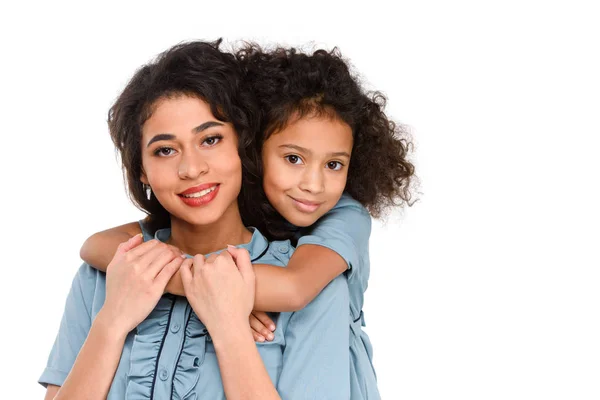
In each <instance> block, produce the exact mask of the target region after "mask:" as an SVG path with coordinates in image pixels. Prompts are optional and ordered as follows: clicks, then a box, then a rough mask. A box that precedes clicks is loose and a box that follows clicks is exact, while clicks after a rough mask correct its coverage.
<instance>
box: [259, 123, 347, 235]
mask: <svg viewBox="0 0 600 400" xmlns="http://www.w3.org/2000/svg"><path fill="white" fill-rule="evenodd" d="M351 153H352V129H351V128H350V126H349V125H348V124H346V123H345V122H343V121H341V120H339V119H338V118H330V117H327V116H325V117H310V118H302V119H299V120H296V121H294V122H292V123H290V124H288V125H287V126H286V127H285V128H284V129H283V130H281V131H279V132H277V133H274V134H272V135H271V136H270V137H269V138H268V139H267V140H266V141H265V142H264V144H263V148H262V160H263V167H264V179H263V188H264V190H265V193H266V195H267V198H268V199H269V202H270V203H271V204H272V205H273V207H275V209H276V210H277V211H278V212H279V213H280V214H281V215H282V216H283V217H284V218H285V219H286V220H288V221H289V222H291V223H292V224H294V225H296V226H302V227H305V226H309V225H312V224H313V223H315V222H316V221H317V220H318V219H319V218H320V217H322V216H323V214H325V213H326V212H327V211H329V210H331V209H332V208H333V206H335V204H336V203H337V202H338V201H339V199H340V197H341V196H342V193H343V192H344V188H345V187H346V178H347V176H348V166H349V164H350V155H351Z"/></svg>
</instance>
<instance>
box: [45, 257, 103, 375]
mask: <svg viewBox="0 0 600 400" xmlns="http://www.w3.org/2000/svg"><path fill="white" fill-rule="evenodd" d="M97 277H98V272H97V271H96V270H95V269H93V268H92V267H90V266H89V265H88V264H83V265H82V266H81V267H80V268H79V271H78V272H77V275H75V278H74V279H73V284H72V285H71V291H70V292H69V295H68V296H67V301H66V304H65V311H64V313H63V317H62V320H61V322H60V328H59V330H58V334H57V336H56V340H55V341H54V346H53V347H52V351H51V352H50V356H49V357H48V363H47V364H46V369H45V370H44V372H43V373H42V376H41V377H40V378H39V380H38V382H39V383H40V384H41V385H42V386H44V387H47V386H48V385H49V384H51V385H57V386H62V385H63V383H64V382H65V380H66V379H67V375H69V372H70V371H71V368H72V367H73V365H74V364H75V359H76V358H77V355H78V354H79V350H80V349H81V348H82V347H83V343H84V342H85V340H86V338H87V335H88V333H89V331H90V329H91V325H92V303H93V299H94V289H95V286H96V280H97Z"/></svg>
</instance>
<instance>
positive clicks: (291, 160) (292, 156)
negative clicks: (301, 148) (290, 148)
mask: <svg viewBox="0 0 600 400" xmlns="http://www.w3.org/2000/svg"><path fill="white" fill-rule="evenodd" d="M284 158H285V159H286V160H288V162H289V163H290V164H294V165H300V164H302V159H301V158H300V157H299V156H297V155H295V154H290V155H289V156H285V157H284Z"/></svg>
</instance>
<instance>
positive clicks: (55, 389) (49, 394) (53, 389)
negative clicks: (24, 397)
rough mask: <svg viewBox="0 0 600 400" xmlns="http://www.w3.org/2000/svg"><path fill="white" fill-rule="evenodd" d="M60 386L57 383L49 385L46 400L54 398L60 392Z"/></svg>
mask: <svg viewBox="0 0 600 400" xmlns="http://www.w3.org/2000/svg"><path fill="white" fill-rule="evenodd" d="M59 389H60V386H56V385H48V387H47V388H46V396H44V400H54V397H55V396H56V393H58V391H59Z"/></svg>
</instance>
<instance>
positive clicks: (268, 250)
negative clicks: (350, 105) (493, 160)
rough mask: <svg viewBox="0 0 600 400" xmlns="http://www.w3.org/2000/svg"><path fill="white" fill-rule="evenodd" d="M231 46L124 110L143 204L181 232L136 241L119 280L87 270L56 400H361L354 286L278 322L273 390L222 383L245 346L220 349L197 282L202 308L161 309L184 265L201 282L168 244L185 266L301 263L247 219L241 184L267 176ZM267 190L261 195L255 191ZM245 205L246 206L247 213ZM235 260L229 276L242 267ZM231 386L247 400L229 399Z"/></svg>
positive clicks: (122, 138)
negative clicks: (273, 397)
mask: <svg viewBox="0 0 600 400" xmlns="http://www.w3.org/2000/svg"><path fill="white" fill-rule="evenodd" d="M218 46H219V43H218V42H217V43H215V44H207V43H197V42H196V43H189V44H184V45H180V46H175V47H174V48H172V49H171V50H169V51H167V52H166V53H164V54H162V55H161V56H160V57H159V59H158V60H157V61H156V62H154V63H151V64H149V65H146V66H144V67H143V68H141V69H140V70H139V71H138V72H137V73H136V74H135V76H134V77H133V78H132V80H131V81H130V83H129V84H128V85H127V87H126V88H125V90H124V91H123V93H122V94H121V96H120V97H119V99H118V100H117V102H116V103H115V105H114V106H113V107H112V108H111V113H110V114H109V126H110V131H111V136H112V139H113V141H114V143H115V145H116V146H117V149H118V150H119V152H120V155H121V159H122V163H123V168H124V171H125V174H126V176H127V180H128V184H129V188H130V192H131V195H132V197H133V198H134V200H135V201H136V203H137V204H138V205H140V206H141V207H142V208H143V209H145V210H146V211H148V213H149V215H150V217H151V221H153V222H154V223H156V224H157V225H159V226H160V224H163V223H170V228H166V229H159V230H158V231H157V232H156V235H155V237H156V239H157V240H150V241H147V242H146V243H143V244H140V245H139V246H137V247H135V246H136V244H137V243H136V242H135V241H136V240H138V241H139V238H138V239H136V238H134V239H131V240H130V241H129V242H128V243H127V244H124V245H122V246H121V248H120V249H119V251H118V252H117V254H116V255H115V257H114V259H113V260H112V261H111V264H110V265H109V266H108V270H107V274H106V275H105V274H103V273H102V272H99V271H97V270H95V269H93V268H91V267H90V266H89V265H87V264H84V265H83V266H82V267H81V268H80V270H79V272H78V274H77V276H76V278H75V280H74V282H73V287H72V289H71V292H70V294H69V298H68V299H67V305H66V307H65V314H64V316H63V322H62V323H61V328H60V331H59V334H58V337H57V339H56V342H55V345H54V348H53V351H52V353H51V355H50V358H49V362H48V367H47V369H46V371H45V372H44V374H43V375H42V377H41V378H40V383H42V384H45V385H48V391H47V398H54V397H53V396H54V395H55V394H56V392H57V390H58V387H60V386H63V389H62V390H61V391H60V392H59V394H58V398H60V397H61V396H64V397H68V398H80V397H86V396H87V397H90V398H91V397H92V396H97V397H98V398H107V397H108V398H109V399H111V398H119V399H120V398H124V397H126V398H157V399H158V398H181V399H192V398H196V397H197V396H198V397H200V396H202V397H206V398H211V399H213V398H224V396H225V395H226V394H227V396H228V397H233V396H235V394H236V393H237V392H235V390H234V389H232V388H236V387H238V388H242V387H244V386H245V385H249V386H250V385H254V384H259V385H260V388H259V389H257V391H255V393H256V392H262V393H271V394H272V393H273V390H274V389H275V388H276V389H277V391H278V392H279V394H281V396H282V397H283V398H286V399H288V398H318V397H326V398H347V397H348V396H349V376H348V369H349V365H348V363H349V361H348V346H349V343H348V338H349V326H348V316H347V310H348V307H349V300H348V287H347V284H346V281H345V279H344V278H343V277H340V278H337V279H335V280H333V281H332V282H331V283H330V284H329V285H327V287H326V288H325V289H324V290H323V291H322V292H321V294H320V295H319V296H318V297H317V298H316V299H315V300H314V301H312V302H311V303H310V304H309V305H308V306H307V307H305V308H304V309H302V310H300V311H297V312H294V313H281V314H279V315H276V316H274V318H276V320H277V325H278V326H277V329H276V330H275V332H274V340H272V341H269V342H265V343H260V344H258V352H259V353H260V356H261V357H262V360H263V362H264V367H265V368H266V371H267V374H268V376H269V378H270V379H269V380H268V381H269V382H266V381H265V379H264V377H265V376H266V375H265V374H262V378H263V379H258V380H257V381H252V382H246V381H242V382H240V381H236V380H235V378H236V376H235V373H231V369H227V370H225V371H223V373H221V372H220V371H219V363H218V362H217V359H219V362H220V361H221V360H222V359H223V354H224V353H223V351H221V350H220V345H221V344H223V343H232V342H231V341H227V340H223V341H220V339H221V338H222V337H223V336H224V335H227V331H224V332H222V334H219V335H218V338H219V339H217V340H216V341H213V339H212V337H210V336H208V335H207V329H206V328H207V326H206V325H205V324H204V323H203V322H201V321H200V319H198V317H197V316H196V315H197V314H202V313H203V311H202V310H201V309H200V308H199V305H198V304H197V302H195V301H194V300H193V299H194V298H197V297H195V296H194V289H193V288H194V287H196V286H197V285H196V286H195V285H194V284H191V283H193V279H188V280H187V282H188V284H187V286H186V295H188V299H190V301H189V302H188V300H187V299H186V298H183V297H177V296H172V295H166V296H161V295H162V293H163V291H164V288H165V286H166V283H167V281H168V279H169V278H170V277H171V276H172V275H173V274H174V273H175V272H176V271H177V268H178V266H181V264H184V262H185V264H184V265H183V268H184V271H185V268H190V265H189V263H190V261H184V260H183V258H181V257H179V255H178V254H176V253H175V252H173V251H172V250H171V249H170V248H169V247H168V246H167V245H166V244H168V245H172V246H175V247H177V248H179V249H180V250H182V251H183V252H184V253H186V254H209V253H213V252H215V251H218V250H221V249H224V248H226V247H227V245H229V244H238V245H240V247H242V248H244V249H246V250H247V251H248V253H249V258H250V262H260V263H264V264H270V265H278V266H284V265H285V264H286V263H287V261H289V258H290V256H291V254H292V253H293V248H292V247H291V246H290V243H289V242H288V241H281V242H275V245H273V244H271V245H269V243H268V242H267V240H266V239H265V237H264V236H262V235H261V234H260V232H258V231H257V230H254V231H251V230H249V229H247V228H246V227H245V226H244V224H243V221H242V218H241V216H240V209H241V208H243V207H247V208H249V209H252V208H253V206H252V204H251V203H249V199H252V197H253V196H252V195H251V193H249V192H243V193H241V194H240V190H242V189H241V182H242V176H243V175H247V176H252V174H253V173H254V168H255V163H253V161H254V158H253V157H252V154H251V152H250V154H249V152H248V151H247V150H248V149H249V148H250V145H251V142H252V140H253V134H254V132H253V127H254V124H255V122H254V121H255V118H254V117H253V113H252V111H251V110H253V105H252V101H251V99H250V96H249V94H248V93H247V92H246V91H245V88H244V87H243V83H242V79H241V72H240V69H239V64H238V63H237V62H236V61H235V59H234V57H233V56H231V55H227V54H224V53H222V52H220V51H219V49H218ZM148 187H150V188H151V191H147V190H146V189H147V188H148ZM254 187H255V186H254V185H253V184H252V183H250V184H248V185H244V188H243V190H244V191H251V190H253V188H254ZM238 197H239V198H240V199H245V201H240V202H239V203H238ZM146 235H147V232H146ZM147 238H148V237H147ZM161 242H162V243H161ZM232 252H233V254H237V253H235V251H234V250H232ZM238 255H239V254H238ZM226 257H227V256H225V255H223V256H222V257H221V258H225V260H222V261H221V262H230V260H227V258H226ZM242 257H243V256H242ZM218 260H219V258H217V259H216V260H212V259H211V258H210V257H209V261H211V262H214V263H218V262H219V261H218ZM202 262H203V259H202V256H197V257H195V258H194V271H196V270H197V268H200V267H199V265H201V264H202ZM188 272H189V271H188ZM185 276H186V275H185V272H184V277H185ZM187 277H188V278H190V276H189V275H187ZM184 282H186V281H185V280H184ZM154 305H156V306H155V307H154ZM204 313H205V312H204ZM246 317H247V316H246ZM233 326H235V327H238V325H235V323H234V325H233ZM134 328H135V331H133V329H134ZM212 329H218V327H216V328H215V327H214V325H213V328H212ZM239 329H241V328H239ZM245 329H247V334H248V335H251V334H250V329H249V327H248V326H246V328H245ZM283 332H285V333H286V334H285V336H284V334H283ZM250 338H251V336H250ZM233 342H235V341H233ZM246 345H247V343H246ZM244 348H247V347H246V346H244ZM78 354H79V355H78ZM76 358H77V360H76ZM224 366H231V365H230V363H227V362H225V365H224ZM69 371H71V373H70V374H68V372H69ZM254 372H255V371H254ZM67 374H68V377H67ZM222 379H223V381H222ZM232 379H233V383H232ZM271 381H272V382H273V383H271ZM223 385H224V386H225V390H234V392H227V393H226V392H224V389H223ZM269 385H270V386H269ZM87 397H86V398H87Z"/></svg>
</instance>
